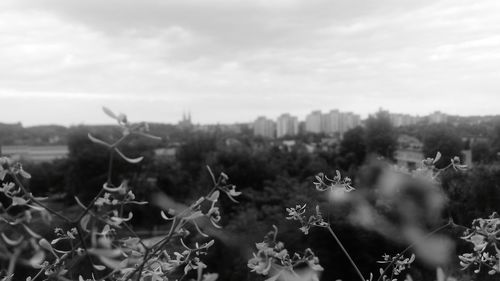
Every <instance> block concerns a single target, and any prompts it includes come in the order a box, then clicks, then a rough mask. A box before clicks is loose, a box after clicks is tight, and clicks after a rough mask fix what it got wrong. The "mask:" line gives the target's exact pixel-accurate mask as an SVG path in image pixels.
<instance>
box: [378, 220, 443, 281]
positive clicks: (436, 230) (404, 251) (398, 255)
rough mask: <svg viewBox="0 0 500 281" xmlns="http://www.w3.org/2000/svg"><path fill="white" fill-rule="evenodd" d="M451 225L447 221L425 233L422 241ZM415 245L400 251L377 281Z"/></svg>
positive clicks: (413, 244)
mask: <svg viewBox="0 0 500 281" xmlns="http://www.w3.org/2000/svg"><path fill="white" fill-rule="evenodd" d="M452 224H453V221H451V220H450V221H448V222H447V223H446V224H444V225H442V226H440V227H438V228H436V229H434V230H433V231H431V232H429V233H427V235H425V236H424V238H423V240H425V239H428V238H429V237H431V236H432V235H434V234H436V233H437V232H439V231H441V230H443V229H445V228H447V227H448V226H450V225H452ZM416 244H417V242H414V243H412V244H410V245H409V246H408V247H406V248H405V249H404V250H403V251H401V252H400V253H399V254H397V255H396V256H395V257H394V258H393V259H392V261H391V262H390V263H389V264H388V265H387V266H386V267H385V268H384V271H383V272H382V273H381V274H380V276H379V277H378V279H377V281H381V280H382V278H383V276H384V275H385V274H386V273H387V271H388V270H389V268H391V266H393V265H394V263H395V262H396V261H397V260H399V258H400V257H401V256H402V255H404V254H405V253H406V252H408V251H409V250H410V249H411V248H413V247H415V245H416Z"/></svg>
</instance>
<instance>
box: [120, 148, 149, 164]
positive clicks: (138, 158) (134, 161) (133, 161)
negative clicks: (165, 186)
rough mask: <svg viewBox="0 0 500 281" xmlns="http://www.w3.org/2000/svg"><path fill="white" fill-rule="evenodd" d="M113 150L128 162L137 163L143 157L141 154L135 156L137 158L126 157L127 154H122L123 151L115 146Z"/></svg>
mask: <svg viewBox="0 0 500 281" xmlns="http://www.w3.org/2000/svg"><path fill="white" fill-rule="evenodd" d="M115 151H116V153H118V155H120V157H121V158H123V160H125V161H127V162H129V163H132V164H137V163H139V162H141V161H142V159H144V157H142V156H140V157H137V158H128V157H127V156H125V155H123V153H122V152H121V151H120V150H119V149H118V148H115Z"/></svg>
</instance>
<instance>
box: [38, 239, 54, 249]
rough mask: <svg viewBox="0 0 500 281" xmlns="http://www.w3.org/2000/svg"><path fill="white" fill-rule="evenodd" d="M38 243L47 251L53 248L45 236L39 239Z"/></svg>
mask: <svg viewBox="0 0 500 281" xmlns="http://www.w3.org/2000/svg"><path fill="white" fill-rule="evenodd" d="M38 244H39V245H40V246H41V247H42V248H44V249H45V250H47V251H51V252H52V251H53V250H54V249H52V246H51V245H50V243H49V241H47V239H45V238H42V239H40V241H38Z"/></svg>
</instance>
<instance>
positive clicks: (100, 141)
mask: <svg viewBox="0 0 500 281" xmlns="http://www.w3.org/2000/svg"><path fill="white" fill-rule="evenodd" d="M87 136H88V137H89V139H90V141H91V142H93V143H97V144H100V145H103V146H105V147H111V145H110V144H109V143H107V142H105V141H103V140H100V139H98V138H96V137H94V136H92V135H91V134H90V133H88V134H87Z"/></svg>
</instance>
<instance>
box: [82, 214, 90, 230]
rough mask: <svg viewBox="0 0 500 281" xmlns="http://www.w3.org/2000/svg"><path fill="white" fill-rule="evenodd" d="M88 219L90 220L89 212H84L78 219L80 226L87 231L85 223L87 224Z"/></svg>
mask: <svg viewBox="0 0 500 281" xmlns="http://www.w3.org/2000/svg"><path fill="white" fill-rule="evenodd" d="M89 221H90V214H86V215H85V216H83V218H82V219H81V220H80V226H81V227H82V229H83V230H85V231H87V225H88V224H89Z"/></svg>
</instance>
